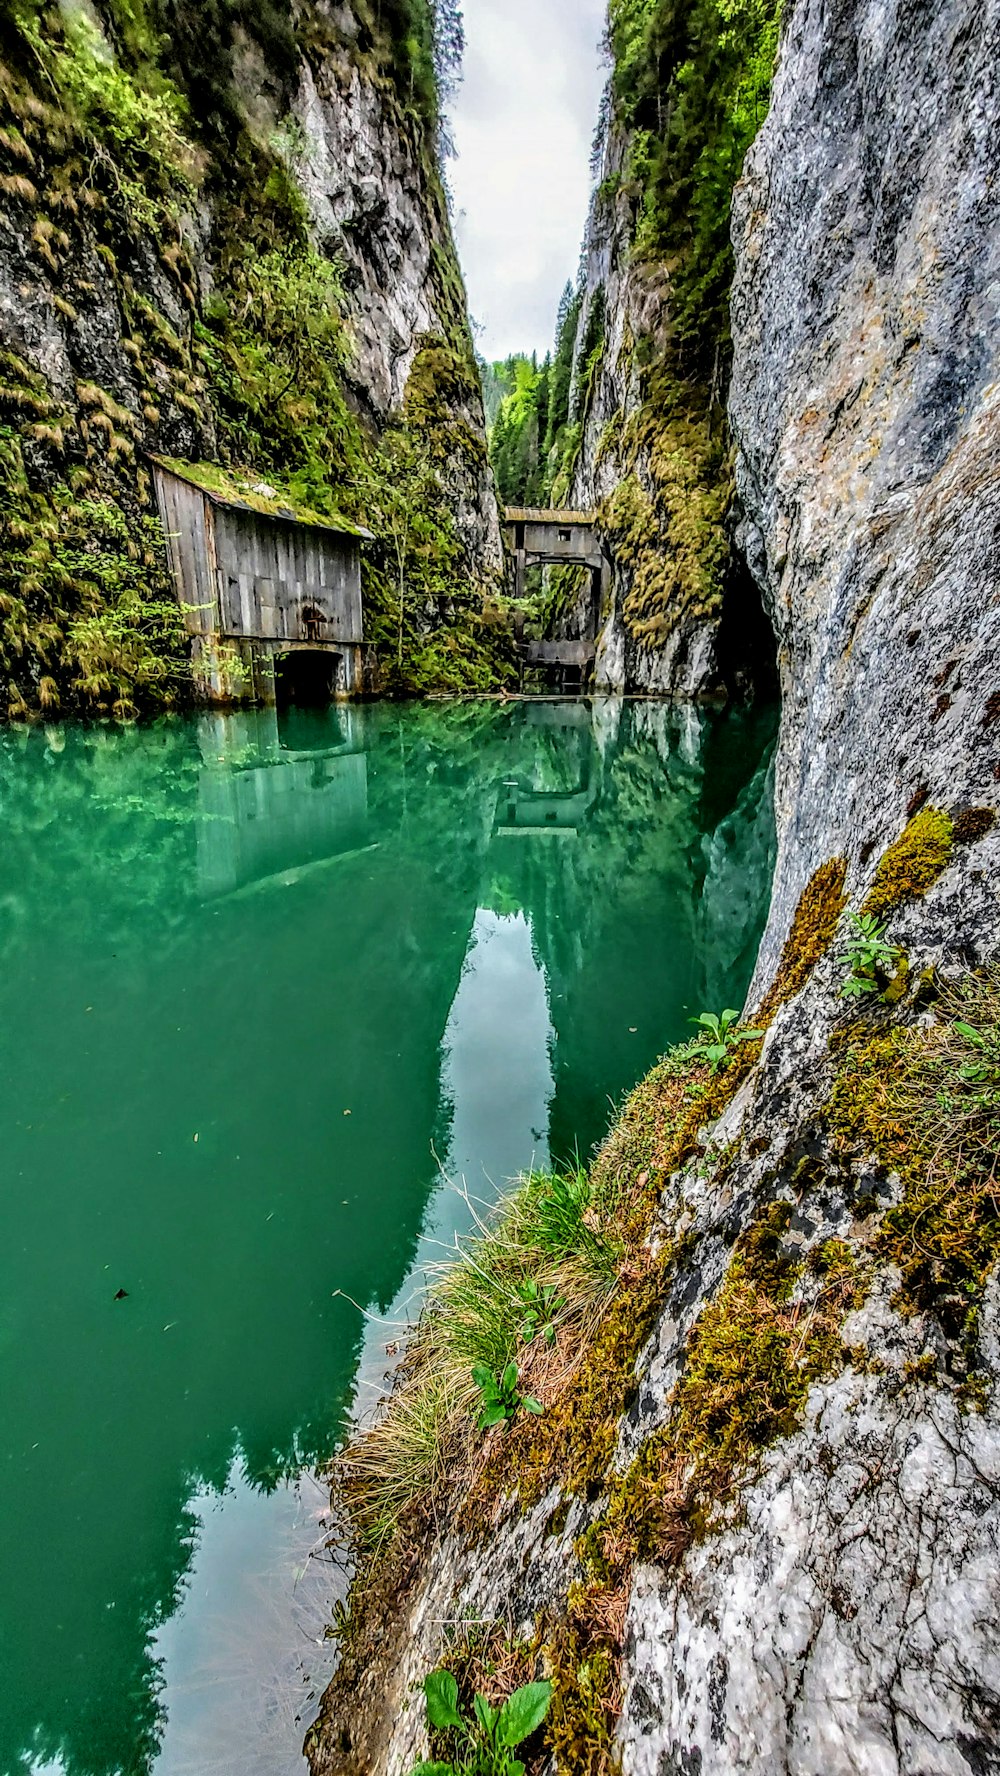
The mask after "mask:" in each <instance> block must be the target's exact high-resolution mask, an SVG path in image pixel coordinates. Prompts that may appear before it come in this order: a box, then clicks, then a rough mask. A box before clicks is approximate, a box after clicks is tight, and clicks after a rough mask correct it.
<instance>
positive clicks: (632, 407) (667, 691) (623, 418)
mask: <svg viewBox="0 0 1000 1776" xmlns="http://www.w3.org/2000/svg"><path fill="white" fill-rule="evenodd" d="M630 152H631V142H630V137H629V133H628V132H627V131H626V130H624V129H622V128H621V127H620V126H619V125H618V124H617V123H616V122H615V121H614V119H612V121H611V122H610V124H609V126H608V130H607V135H606V139H605V144H604V150H603V156H602V160H601V165H600V173H599V183H598V186H597V190H596V192H595V194H594V198H593V201H592V204H591V210H590V216H589V219H588V223H587V234H586V239H585V242H584V252H583V266H584V277H585V280H586V281H585V287H584V294H583V302H582V305H581V310H580V320H579V325H578V329H577V347H576V363H575V370H574V388H573V402H574V405H575V408H576V412H577V416H578V417H577V423H578V425H579V427H580V444H579V453H578V455H577V458H576V464H575V467H574V470H573V473H572V477H571V480H570V485H569V491H568V495H567V504H569V505H570V506H574V507H580V508H584V509H587V508H592V507H594V508H598V509H599V510H600V512H601V515H602V521H603V528H604V529H605V532H606V534H609V533H610V534H609V552H610V555H611V560H612V574H611V584H610V597H609V598H608V600H607V602H606V604H605V607H604V608H603V609H602V610H601V612H600V620H599V624H598V634H597V658H596V661H595V668H594V670H595V683H596V686H597V688H598V690H607V691H638V692H645V693H651V694H654V695H662V696H670V697H676V698H678V699H684V698H690V697H697V696H700V695H713V694H715V693H716V692H718V691H719V690H721V689H722V676H721V673H720V669H719V662H718V657H717V646H716V643H717V635H718V628H719V621H720V616H721V604H720V603H719V602H718V601H715V600H712V599H711V598H710V599H709V600H708V602H707V608H704V609H697V608H696V609H691V608H685V606H686V604H687V602H688V601H687V600H685V598H684V596H683V591H682V590H681V588H680V587H679V585H678V583H677V582H676V581H671V582H670V583H664V584H662V585H661V586H658V587H657V586H655V585H653V586H651V588H650V591H649V592H646V591H644V589H643V586H642V576H643V574H644V572H646V573H647V574H648V572H649V568H650V566H651V565H652V563H653V562H654V561H655V562H656V564H657V566H658V567H660V568H661V569H662V564H663V561H664V558H666V559H669V558H670V556H671V554H673V553H674V550H673V549H672V546H671V540H670V538H669V536H668V534H667V532H668V530H669V521H668V520H667V519H666V515H665V514H663V513H661V511H660V510H658V498H657V496H658V492H659V490H660V486H661V483H662V479H663V477H662V473H661V472H660V471H659V468H658V464H657V460H656V442H657V437H658V435H659V434H660V428H659V427H658V426H656V425H655V424H654V425H653V426H648V425H643V423H642V416H643V410H644V407H645V405H646V401H647V394H646V390H645V388H644V382H643V371H642V369H641V368H640V366H639V365H638V363H637V353H636V344H637V342H640V352H641V354H642V359H643V364H644V365H648V364H649V363H650V362H656V361H657V360H659V359H660V358H662V357H663V356H664V355H665V354H666V353H667V351H668V349H669V347H668V336H669V326H670V285H669V276H668V274H667V271H666V268H665V266H664V265H663V264H662V263H660V262H657V261H653V262H645V263H642V262H638V261H636V260H635V259H634V258H633V254H632V245H633V236H634V227H635V217H634V209H633V201H632V199H631V198H630V196H629V195H628V193H627V192H626V191H625V190H623V189H622V181H623V179H624V177H625V172H626V168H627V165H628V160H629V156H630ZM588 360H590V362H591V366H592V367H591V369H590V370H589V372H588V367H587V366H588ZM718 418H719V421H720V423H721V408H720V409H719V412H718ZM722 503H724V501H723V502H722ZM622 519H626V520H627V523H626V524H624V525H623V524H622ZM626 528H627V530H628V532H629V534H628V536H627V538H626V537H623V535H622V534H621V533H622V531H623V530H625V529H626ZM623 545H624V546H623ZM653 571H654V574H655V571H656V569H655V568H654V570H653ZM649 578H650V579H651V580H652V578H653V575H649ZM679 591H681V596H678V592H679ZM678 607H679V614H678ZM570 627H571V628H572V629H573V631H574V633H575V632H578V629H579V624H578V623H577V624H575V625H574V624H572V623H571V624H570Z"/></svg>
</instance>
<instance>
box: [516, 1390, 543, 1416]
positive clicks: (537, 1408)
mask: <svg viewBox="0 0 1000 1776" xmlns="http://www.w3.org/2000/svg"><path fill="white" fill-rule="evenodd" d="M521 1405H522V1406H523V1407H524V1410H525V1412H533V1413H534V1415H535V1417H536V1418H540V1417H541V1415H542V1413H543V1412H544V1411H545V1407H544V1406H543V1405H542V1404H541V1402H540V1401H538V1400H534V1399H532V1397H531V1395H530V1394H525V1396H524V1399H523V1400H522V1401H521Z"/></svg>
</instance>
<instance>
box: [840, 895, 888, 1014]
mask: <svg viewBox="0 0 1000 1776" xmlns="http://www.w3.org/2000/svg"><path fill="white" fill-rule="evenodd" d="M849 917H850V922H851V930H850V933H849V934H848V938H847V942H846V944H845V946H844V948H843V949H842V950H841V952H840V961H841V962H842V963H843V965H844V967H845V968H847V969H849V971H850V972H849V974H848V976H847V979H846V980H845V982H844V984H843V986H842V987H841V989H840V996H841V998H842V999H859V998H861V997H862V996H863V995H864V994H866V993H881V992H882V991H883V990H884V987H885V984H886V981H887V979H888V977H889V976H890V975H891V974H892V973H893V972H894V970H895V968H896V964H897V962H898V961H899V958H900V955H901V954H902V952H901V951H900V950H898V949H897V948H896V947H895V945H894V944H887V943H886V941H885V926H884V924H882V923H881V921H880V920H878V919H877V918H876V917H875V915H874V913H851V914H850V915H849ZM880 977H881V978H880Z"/></svg>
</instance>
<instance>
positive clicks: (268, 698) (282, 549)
mask: <svg viewBox="0 0 1000 1776" xmlns="http://www.w3.org/2000/svg"><path fill="white" fill-rule="evenodd" d="M152 469H153V477H154V481H155V486H156V499H157V504H158V506H159V511H160V518H161V521H162V524H163V529H164V533H165V536H166V540H167V548H168V551H169V555H170V565H171V570H172V573H173V578H174V582H175V585H176V588H177V596H178V598H179V600H180V603H181V607H182V609H183V612H184V618H185V622H186V624H187V628H188V631H189V633H190V635H191V638H192V655H193V663H194V671H195V681H196V684H197V687H198V690H199V693H200V694H201V696H202V697H203V698H204V699H205V701H207V702H210V703H229V702H259V703H277V704H278V706H279V707H281V706H282V705H285V704H291V703H326V702H330V701H331V700H332V699H333V698H337V697H349V696H353V695H357V694H358V693H359V692H360V691H361V690H362V689H363V688H364V659H363V653H364V634H363V619H362V609H361V542H362V540H363V539H365V538H370V536H371V533H370V532H369V531H366V530H362V529H361V528H360V527H358V526H356V525H351V524H348V523H347V522H346V520H343V521H334V520H331V519H328V518H323V517H319V516H318V515H316V514H315V513H312V512H307V511H304V510H303V509H301V508H297V509H295V510H293V509H292V508H291V507H290V506H288V505H286V504H284V503H283V502H282V501H281V500H280V498H279V497H278V496H277V495H276V494H275V493H274V491H273V489H271V488H269V487H267V486H266V485H262V484H254V483H251V482H247V481H246V480H243V479H239V478H237V477H235V476H232V475H229V474H227V473H226V472H225V471H224V470H221V469H218V468H217V467H215V466H214V465H201V464H189V463H182V462H177V461H175V460H173V459H167V458H164V457H154V458H152Z"/></svg>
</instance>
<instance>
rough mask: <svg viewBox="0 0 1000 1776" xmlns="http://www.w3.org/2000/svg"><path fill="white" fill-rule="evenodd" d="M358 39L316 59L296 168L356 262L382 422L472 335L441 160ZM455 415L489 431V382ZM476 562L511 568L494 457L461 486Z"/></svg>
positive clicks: (351, 270)
mask: <svg viewBox="0 0 1000 1776" xmlns="http://www.w3.org/2000/svg"><path fill="white" fill-rule="evenodd" d="M343 11H344V13H345V15H346V16H345V18H344V19H343V21H342V29H343V30H344V32H345V36H346V38H347V44H346V46H345V47H343V48H341V49H340V50H339V52H328V53H327V55H326V57H325V58H324V59H323V60H322V61H321V62H320V63H319V64H318V65H316V66H313V64H312V63H311V62H309V61H308V60H304V61H303V63H302V67H301V73H300V79H299V85H298V90H297V92H296V94H295V96H294V99H293V102H292V115H293V117H294V118H295V120H296V122H297V123H298V125H299V126H300V129H301V142H300V144H297V151H296V153H295V157H294V165H293V171H294V175H295V178H296V181H297V182H298V184H299V185H300V187H301V190H302V193H303V196H304V197H305V200H306V203H307V205H308V208H309V215H310V221H311V225H312V230H313V233H314V236H315V238H316V240H317V241H318V242H319V243H320V244H321V245H322V247H323V249H324V250H325V251H327V252H329V253H330V254H331V256H333V257H334V258H336V259H337V260H338V261H340V262H342V263H343V264H344V265H345V267H346V276H345V278H344V285H345V291H346V304H347V306H346V316H347V321H348V326H349V330H350V335H351V341H352V350H351V354H350V357H349V360H348V363H347V365H346V373H347V378H348V382H349V385H350V387H351V389H352V390H353V392H354V394H355V397H356V398H357V400H358V401H359V403H360V404H361V406H362V409H363V411H366V412H368V413H369V414H370V415H371V416H372V417H373V419H374V421H375V423H376V424H377V425H384V424H385V423H386V421H387V420H388V419H389V418H390V417H391V416H393V415H399V414H400V413H401V412H402V411H403V406H404V401H405V398H406V393H407V385H408V382H409V379H410V373H411V371H412V370H413V366H414V363H415V361H416V359H417V356H418V353H419V351H420V349H421V347H422V345H423V344H424V343H425V342H426V341H427V340H429V339H445V340H447V341H454V340H455V339H456V338H458V339H460V340H462V341H463V343H464V340H465V336H466V332H467V325H468V323H467V318H466V302H465V291H464V286H463V283H462V277H461V271H460V269H459V265H458V260H457V256H456V252H455V246H454V242H453V239H452V234H451V225H450V222H449V218H448V212H447V207H446V204H445V201H444V197H443V193H442V189H441V185H440V182H439V179H438V176H437V172H436V169H434V168H433V167H429V166H428V161H427V154H426V148H425V147H423V146H422V144H421V141H420V139H419V135H418V133H417V132H416V131H415V130H414V129H413V128H412V126H410V125H408V124H407V123H406V121H405V120H404V119H403V117H402V116H401V114H400V111H399V109H398V106H396V105H395V104H393V103H392V102H389V103H387V99H386V94H385V92H384V90H382V89H381V88H380V86H379V84H378V83H377V82H374V81H372V80H370V79H366V77H365V75H364V72H363V70H362V69H361V68H359V66H358V64H357V61H356V59H355V58H353V57H352V56H351V54H350V49H349V45H350V41H351V40H352V38H353V36H354V35H355V33H356V26H355V25H354V24H353V21H352V20H351V18H350V15H349V13H348V12H347V9H346V8H345V9H343ZM444 398H445V400H446V402H447V405H448V407H449V410H450V412H451V414H452V415H453V417H454V418H455V419H456V420H457V421H458V422H459V423H460V424H461V425H463V426H464V427H466V428H467V429H468V432H469V433H470V434H471V435H472V436H473V437H474V438H477V439H480V440H482V439H483V438H484V435H485V419H484V415H483V406H482V396H481V392H480V389H479V386H478V381H476V380H475V379H472V380H471V381H470V383H469V384H468V386H466V387H461V386H457V387H456V386H453V387H451V388H450V389H449V390H447V391H446V393H445V396H444ZM452 494H453V502H454V511H455V519H456V523H457V526H458V529H459V533H460V535H461V538H462V542H463V545H464V550H465V561H466V569H467V571H468V573H469V574H470V575H471V576H472V577H473V578H475V579H488V578H490V577H491V576H493V575H495V574H497V573H498V572H499V571H500V568H501V566H502V549H501V543H500V530H499V515H498V512H497V505H496V498H495V495H494V491H493V486H492V481H491V478H490V476H489V474H488V471H487V469H486V466H485V459H483V460H482V462H481V464H480V467H479V469H478V471H476V472H470V471H469V470H468V469H467V470H466V472H465V473H464V474H461V473H460V474H459V476H458V477H457V479H455V480H454V481H453V484H452Z"/></svg>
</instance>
